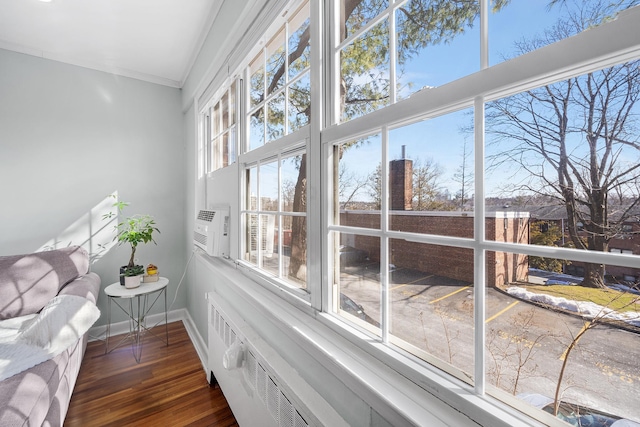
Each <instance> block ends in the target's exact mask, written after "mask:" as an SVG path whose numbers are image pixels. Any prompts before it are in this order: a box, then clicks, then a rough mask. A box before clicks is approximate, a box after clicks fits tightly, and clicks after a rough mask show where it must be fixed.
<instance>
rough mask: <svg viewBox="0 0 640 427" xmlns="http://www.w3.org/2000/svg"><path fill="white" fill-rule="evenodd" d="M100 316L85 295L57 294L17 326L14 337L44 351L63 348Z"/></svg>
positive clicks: (70, 343) (78, 336)
mask: <svg viewBox="0 0 640 427" xmlns="http://www.w3.org/2000/svg"><path fill="white" fill-rule="evenodd" d="M99 317H100V310H99V309H98V307H96V305H95V304H93V303H92V302H91V301H89V300H88V299H86V298H82V297H79V296H76V295H59V296H57V297H55V298H53V299H52V300H51V301H49V303H48V304H47V305H46V306H45V307H44V308H43V309H42V311H41V312H40V314H38V315H37V316H36V317H34V318H33V319H30V320H28V321H27V322H25V324H24V325H23V326H22V328H21V329H20V335H19V336H18V340H20V341H23V342H25V343H27V344H30V345H33V346H37V347H40V348H42V349H45V350H49V351H53V352H54V353H55V355H57V354H58V352H57V351H55V349H60V350H62V349H65V348H67V347H69V346H71V345H72V344H73V343H75V342H76V341H78V339H80V337H81V336H82V335H84V333H85V332H87V331H88V330H89V328H90V327H91V325H93V324H94V323H95V321H96V320H98V318H99Z"/></svg>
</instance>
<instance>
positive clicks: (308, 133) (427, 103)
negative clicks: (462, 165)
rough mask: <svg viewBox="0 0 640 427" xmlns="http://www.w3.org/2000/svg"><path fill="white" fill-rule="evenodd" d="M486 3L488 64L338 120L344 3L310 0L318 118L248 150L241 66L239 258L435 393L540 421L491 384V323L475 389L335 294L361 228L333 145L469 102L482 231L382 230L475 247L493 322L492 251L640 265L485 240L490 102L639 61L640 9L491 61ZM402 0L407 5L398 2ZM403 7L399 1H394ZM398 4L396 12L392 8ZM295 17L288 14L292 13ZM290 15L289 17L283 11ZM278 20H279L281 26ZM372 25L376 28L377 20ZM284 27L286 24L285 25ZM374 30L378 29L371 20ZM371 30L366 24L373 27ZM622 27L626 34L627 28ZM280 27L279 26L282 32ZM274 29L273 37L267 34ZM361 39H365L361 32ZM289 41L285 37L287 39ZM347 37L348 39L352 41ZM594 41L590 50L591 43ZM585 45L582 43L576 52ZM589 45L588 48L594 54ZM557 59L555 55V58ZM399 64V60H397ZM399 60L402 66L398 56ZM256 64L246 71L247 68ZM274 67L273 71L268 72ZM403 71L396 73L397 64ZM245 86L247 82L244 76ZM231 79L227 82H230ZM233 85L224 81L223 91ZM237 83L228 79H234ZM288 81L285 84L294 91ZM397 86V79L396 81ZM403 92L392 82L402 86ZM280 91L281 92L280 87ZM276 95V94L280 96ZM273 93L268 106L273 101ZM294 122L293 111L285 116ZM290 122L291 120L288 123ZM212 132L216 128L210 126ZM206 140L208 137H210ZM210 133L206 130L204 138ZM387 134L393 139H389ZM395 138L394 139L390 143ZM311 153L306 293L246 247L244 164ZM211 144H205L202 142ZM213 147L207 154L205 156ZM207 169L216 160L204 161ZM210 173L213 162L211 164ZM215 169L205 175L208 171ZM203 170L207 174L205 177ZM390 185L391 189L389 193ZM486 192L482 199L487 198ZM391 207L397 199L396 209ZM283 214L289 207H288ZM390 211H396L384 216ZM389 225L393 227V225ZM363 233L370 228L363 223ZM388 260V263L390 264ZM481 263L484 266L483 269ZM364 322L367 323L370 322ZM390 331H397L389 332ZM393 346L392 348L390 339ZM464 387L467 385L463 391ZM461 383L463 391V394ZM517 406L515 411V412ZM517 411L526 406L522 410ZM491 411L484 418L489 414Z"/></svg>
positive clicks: (479, 296) (478, 339)
mask: <svg viewBox="0 0 640 427" xmlns="http://www.w3.org/2000/svg"><path fill="white" fill-rule="evenodd" d="M479 1H480V2H481V5H482V7H483V9H482V10H483V11H484V15H483V17H482V19H481V26H482V29H481V40H482V44H481V46H480V48H479V52H480V55H479V61H480V63H481V67H480V68H481V69H480V71H478V72H475V73H473V74H470V75H467V76H465V77H463V78H460V79H458V80H456V81H453V82H450V83H447V84H445V85H443V86H441V87H437V88H434V89H430V90H428V91H421V92H416V93H414V94H413V95H412V96H411V97H410V98H406V99H402V100H400V101H398V102H392V103H391V104H390V105H388V106H385V107H383V108H381V109H379V110H376V111H374V112H372V113H369V114H367V115H364V116H361V117H358V118H355V119H353V120H350V121H346V122H343V123H339V118H338V117H337V114H338V111H339V105H338V102H339V98H338V97H337V96H335V90H336V87H337V82H338V81H339V69H340V59H339V51H340V49H339V48H336V49H334V48H333V46H337V43H335V41H336V40H337V39H338V35H337V30H336V28H337V25H336V22H337V13H336V10H337V6H336V2H324V1H322V0H309V2H310V11H311V12H310V21H311V23H310V31H311V37H312V40H316V41H317V43H315V48H313V49H312V50H311V66H310V69H309V70H308V72H309V73H310V84H311V101H310V102H311V108H312V113H311V118H310V120H309V124H308V125H306V126H304V127H302V128H300V129H298V130H296V131H295V132H292V133H289V134H285V135H284V136H283V137H281V138H279V139H277V140H273V141H271V142H268V143H265V144H264V145H262V146H260V147H258V148H256V149H254V150H251V151H248V150H247V148H248V137H249V134H250V133H249V127H248V126H249V123H248V120H247V117H248V114H249V111H250V110H249V105H250V103H249V85H248V84H246V82H248V81H249V78H250V76H248V75H247V73H240V75H242V76H243V77H244V79H243V80H237V82H238V84H237V85H236V88H237V89H236V90H237V91H238V93H237V96H236V107H237V113H236V114H237V115H236V117H237V118H236V124H237V127H238V131H237V140H236V145H237V148H236V149H237V157H236V164H237V166H238V182H239V183H240V194H239V195H238V199H237V201H234V203H239V207H240V209H239V211H240V213H241V218H242V220H241V221H240V225H239V226H238V229H237V230H238V231H239V233H238V239H240V244H239V245H238V246H239V247H240V249H239V251H240V253H239V254H236V255H237V258H238V259H237V261H236V262H237V264H239V265H241V266H243V267H245V268H242V269H241V270H242V271H243V273H245V274H247V276H249V277H250V278H251V279H252V280H253V281H255V282H257V283H259V284H260V285H261V286H262V287H263V288H265V289H267V290H269V291H271V292H273V293H275V294H276V295H278V297H279V298H282V299H283V300H284V301H286V302H287V303H288V304H290V305H291V306H294V307H296V308H302V309H303V310H304V311H305V313H307V314H309V315H313V316H315V317H316V318H317V319H318V320H319V321H321V322H322V323H323V324H325V325H327V326H328V327H329V328H330V329H331V330H332V331H333V332H335V333H336V334H338V335H340V336H341V337H343V338H345V339H346V340H347V341H348V342H349V343H350V344H352V345H354V346H356V347H358V348H359V349H361V350H363V351H364V352H366V353H367V354H369V355H371V356H372V357H374V358H375V359H377V360H379V361H382V362H383V363H385V364H386V365H388V366H390V367H391V368H392V369H393V370H394V371H395V372H398V373H399V374H401V375H402V376H404V377H406V378H411V379H412V381H413V382H415V384H417V385H419V386H420V387H422V388H423V389H425V390H427V391H433V393H434V394H436V395H437V396H438V397H442V399H443V400H444V401H446V402H448V403H450V404H452V405H454V406H456V408H458V409H460V410H461V411H462V412H463V413H466V414H471V413H474V412H475V411H476V410H477V409H478V408H480V409H482V410H485V411H487V412H491V411H493V410H495V408H499V410H500V411H504V412H507V413H509V414H511V415H512V416H515V417H516V418H519V419H521V420H523V422H526V421H528V422H530V421H531V419H529V418H527V417H526V416H525V415H522V412H524V413H526V414H528V415H531V416H532V417H533V418H535V419H540V414H538V413H537V412H536V411H534V410H533V408H529V407H528V406H527V405H525V404H523V403H521V402H518V401H517V400H516V399H515V398H513V397H512V396H511V397H509V396H507V397H504V396H501V397H500V398H501V400H503V401H506V402H508V404H509V405H510V407H507V406H506V405H504V404H503V403H502V402H500V401H498V400H496V399H495V398H494V395H495V394H501V392H500V391H499V390H498V391H497V392H496V391H493V390H491V393H487V387H486V386H485V384H484V373H485V366H484V359H485V349H484V347H485V329H484V322H482V321H478V320H475V321H474V323H475V326H476V332H475V344H474V351H475V354H476V355H478V357H476V360H477V361H478V360H479V363H478V362H477V363H476V365H475V375H474V377H475V378H476V383H475V385H474V386H472V387H469V385H468V384H464V383H462V382H460V381H458V380H456V379H455V376H452V375H451V373H450V372H447V370H446V369H442V368H438V367H434V366H432V365H429V364H425V363H424V362H423V361H422V360H420V359H418V358H417V357H415V356H413V355H411V354H410V353H407V352H406V351H403V350H402V349H401V348H399V347H398V346H395V345H393V342H392V341H393V339H389V336H388V333H384V332H383V338H382V340H379V339H378V338H377V337H373V339H372V335H371V334H370V333H369V332H368V331H367V330H366V328H363V327H359V325H358V324H357V322H347V321H345V320H344V318H342V317H340V316H339V315H338V314H337V313H338V312H339V310H335V301H334V299H333V297H332V295H333V294H334V290H333V283H332V276H333V261H332V260H333V256H334V254H333V246H332V243H331V239H330V235H331V234H332V233H333V232H350V233H351V232H354V229H353V228H351V227H344V226H339V225H335V224H333V223H332V217H333V212H334V207H333V199H332V188H333V185H334V182H333V146H334V145H335V144H337V143H340V142H341V141H347V140H350V139H354V138H359V137H361V136H364V135H367V134H371V133H375V132H383V133H388V132H389V130H391V129H392V128H394V127H398V126H402V125H405V124H409V123H412V122H414V121H416V120H423V119H429V118H434V117H439V116H442V115H444V114H447V113H450V112H454V111H458V110H460V109H464V108H473V109H474V121H475V125H476V126H475V128H476V131H475V132H476V134H475V143H474V153H475V154H474V165H475V171H476V176H475V184H474V186H475V194H476V195H478V196H477V197H476V198H475V206H474V208H475V209H474V210H475V212H476V215H475V223H474V238H473V239H463V238H452V237H448V236H435V235H413V234H411V233H406V232H394V231H389V230H388V229H387V230H386V231H385V230H383V229H381V230H379V231H378V230H374V231H373V232H375V233H378V234H379V236H380V237H381V238H386V239H389V238H394V239H395V238H398V239H406V238H408V237H409V238H411V239H415V240H416V241H419V242H422V243H428V244H436V245H437V244H442V245H447V246H450V245H453V246H460V247H464V248H470V249H473V250H474V257H475V264H476V266H477V267H476V269H475V270H476V271H475V277H474V281H475V283H480V284H481V285H480V286H478V287H477V289H476V291H475V294H474V295H475V296H474V317H475V319H484V318H485V317H486V316H485V304H484V302H485V301H484V299H485V298H484V295H485V289H484V267H483V266H484V259H485V254H486V253H487V252H488V251H503V252H517V253H524V254H528V255H533V256H549V255H551V254H553V256H554V257H562V258H566V259H570V260H574V261H582V262H597V263H600V262H602V263H614V262H615V264H616V265H619V266H629V267H633V266H635V263H637V258H636V257H635V256H632V255H627V254H615V253H614V254H612V253H589V252H577V251H576V250H571V249H564V248H554V249H549V248H545V247H541V246H533V245H521V244H513V243H501V242H494V241H488V240H486V239H485V237H484V229H485V226H484V217H485V205H484V203H485V201H484V197H483V195H484V105H485V103H486V102H490V101H491V100H495V99H498V98H500V97H504V96H509V95H510V94H515V93H519V92H521V91H523V90H527V89H529V88H534V87H539V86H543V85H545V84H548V83H551V82H555V81H561V80H564V79H566V78H568V77H569V76H573V75H578V74H581V73H587V72H589V71H593V70H596V69H599V68H602V67H605V66H607V65H612V64H616V63H621V62H624V61H625V60H629V59H636V58H638V57H640V42H637V41H636V42H635V43H634V42H633V41H632V40H633V38H632V37H628V38H622V37H619V36H616V35H618V34H620V33H624V32H625V31H626V32H631V31H634V28H635V25H636V23H637V22H638V20H639V19H640V7H636V8H635V10H627V11H625V12H622V13H621V14H620V16H619V18H618V19H617V20H616V21H612V22H609V23H607V24H604V25H602V26H600V27H596V28H593V29H591V30H590V31H588V32H583V33H580V34H578V35H576V36H574V37H571V38H569V39H564V40H561V41H559V42H556V43H554V44H551V45H548V46H545V47H542V48H540V49H538V50H536V51H533V52H530V53H527V54H524V55H521V56H519V57H516V58H514V59H512V60H510V61H507V62H502V63H498V64H495V65H492V66H491V67H488V59H487V52H488V49H487V46H488V36H487V31H486V25H487V24H486V22H485V20H486V15H487V13H488V12H487V11H488V1H485V0H479ZM396 3H397V2H396ZM301 4H302V3H301V1H300V0H295V1H294V2H293V6H291V7H289V8H288V9H287V10H290V11H292V12H295V11H296V10H297V8H298V7H299V6H300V5H301ZM394 6H395V4H394ZM391 7H392V6H391V5H390V6H389V8H388V9H387V10H389V9H391ZM286 16H287V15H286V14H285V17H286ZM279 19H282V16H280V17H279ZM274 25H275V24H274ZM370 25H374V24H373V23H370ZM275 28H279V27H278V26H277V25H276V26H275ZM366 28H368V27H366ZM366 28H364V29H361V31H366ZM621 30H622V31H621ZM272 33H273V31H272ZM266 34H269V32H267V33H266ZM354 37H355V36H354ZM286 42H287V38H285V43H286ZM345 42H346V41H345ZM586 46H587V47H589V49H586V48H585V47H586ZM575 47H577V49H575ZM587 50H588V52H587ZM255 56H256V51H255V49H254V50H253V52H250V54H249V55H247V58H248V61H251V60H253V58H255ZM550 58H551V59H553V60H549V59H550ZM394 61H395V58H394ZM394 61H391V62H392V67H393V63H394ZM247 68H248V62H247V63H246V65H244V66H242V67H239V69H243V70H246V69H247ZM265 72H266V70H265ZM306 72H307V71H304V72H301V73H300V74H299V75H298V76H297V77H296V78H300V76H302V75H303V74H304V73H306ZM391 73H392V75H393V71H391ZM243 81H244V82H245V83H242V82H243ZM225 84H226V83H225ZM224 87H225V86H224V85H222V86H221V88H224ZM227 87H228V86H227ZM287 87H288V85H287V84H285V86H284V89H279V90H278V91H280V90H284V91H286V90H287ZM392 87H393V88H395V85H392ZM393 90H394V89H392V92H393ZM278 91H275V92H274V93H276V92H278ZM271 95H273V94H271ZM266 98H267V97H265V100H263V106H266ZM199 117H200V122H199V123H198V128H199V132H200V133H202V132H203V126H204V125H205V124H203V119H202V115H201V113H199ZM285 123H288V122H287V115H286V114H285ZM287 126H288V124H285V128H286V127H287ZM205 134H206V132H205ZM205 137H206V136H205ZM202 138H203V136H202V134H201V137H200V141H202V140H203V139H202ZM383 139H386V137H383ZM385 144H386V142H385ZM292 147H293V149H301V148H303V147H304V150H305V152H306V155H307V186H308V188H313V195H309V192H308V193H307V212H306V218H307V241H308V242H314V244H308V247H307V259H311V258H312V259H319V260H320V261H319V262H316V263H309V262H307V271H308V276H307V277H308V279H307V291H303V292H300V289H296V288H292V287H290V286H287V285H286V284H283V283H279V282H278V281H274V280H273V278H271V277H269V276H268V275H265V274H263V273H262V272H261V271H260V270H259V269H256V268H254V266H252V265H250V264H248V263H246V262H244V260H243V259H242V257H241V256H240V255H241V254H243V253H244V246H243V245H244V242H245V239H244V230H245V225H246V224H244V218H245V215H244V214H245V213H246V209H245V208H246V207H245V206H244V200H246V197H245V196H246V194H244V192H245V191H246V181H245V174H244V171H245V169H246V167H247V166H249V165H252V164H254V163H255V162H260V161H262V160H266V159H270V158H273V157H274V155H275V156H281V155H283V154H286V153H288V152H289V151H290V150H291V149H292ZM199 149H200V155H203V152H202V150H205V151H206V147H205V146H200V148H199ZM205 154H206V153H205ZM382 157H383V159H382V164H383V165H384V167H385V169H386V168H388V161H387V157H388V155H387V153H386V150H383V156H382ZM200 166H201V167H206V164H205V165H203V164H202V163H201V164H200ZM205 170H206V169H205ZM208 174H209V172H205V176H206V175H208ZM199 176H202V174H199ZM383 177H384V178H383V179H384V181H385V184H384V185H385V186H387V187H388V183H386V181H387V179H388V178H387V177H388V174H387V173H383ZM385 191H388V190H385ZM480 195H481V196H480ZM382 200H383V201H384V205H386V204H387V203H388V202H387V200H388V198H387V197H383V198H382ZM384 209H386V211H387V213H388V206H386V207H385V208H384ZM269 213H271V212H269ZM278 213H281V212H280V211H278ZM381 215H383V217H384V216H386V215H385V214H384V213H381ZM387 228H388V227H387ZM356 232H358V233H359V232H360V230H356ZM362 232H363V233H372V231H371V230H369V229H367V230H362ZM386 264H388V263H386ZM478 267H481V268H478ZM384 312H385V313H386V314H384V315H383V322H384V323H385V324H388V308H387V309H385V310H384ZM360 326H362V325H360ZM387 332H388V331H387ZM389 343H390V344H391V345H389ZM443 378H445V380H446V382H447V384H449V385H451V384H453V385H454V386H455V387H452V388H451V389H446V390H445V389H444V387H443V388H441V387H440V386H441V385H442V384H444V382H445V380H443ZM456 387H457V388H456ZM454 388H456V390H455V391H454ZM461 388H462V389H464V390H467V391H471V393H469V394H468V395H467V394H466V393H465V394H464V395H459V394H458V393H459V390H460V389H461ZM514 408H515V409H514ZM516 409H517V410H518V411H520V412H518V411H516ZM480 417H482V415H480Z"/></svg>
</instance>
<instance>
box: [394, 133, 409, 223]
mask: <svg viewBox="0 0 640 427" xmlns="http://www.w3.org/2000/svg"><path fill="white" fill-rule="evenodd" d="M406 155H407V146H406V145H403V146H402V159H400V160H392V161H390V162H389V191H390V192H391V197H390V199H391V206H390V207H391V210H394V211H410V210H412V209H413V207H412V205H411V202H412V200H413V160H409V159H407V157H406Z"/></svg>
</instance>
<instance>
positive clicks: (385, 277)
mask: <svg viewBox="0 0 640 427" xmlns="http://www.w3.org/2000/svg"><path fill="white" fill-rule="evenodd" d="M380 171H381V178H382V182H381V184H380V185H381V187H382V188H381V191H380V229H381V231H382V238H381V241H380V291H381V295H380V304H381V307H380V315H381V322H380V323H381V325H380V326H381V328H382V342H384V343H388V342H389V330H390V329H391V325H390V324H389V323H390V321H391V315H390V313H389V310H390V307H391V305H390V302H389V300H390V295H389V258H390V257H389V235H388V231H389V128H388V127H386V126H385V127H383V128H382V163H381V165H380Z"/></svg>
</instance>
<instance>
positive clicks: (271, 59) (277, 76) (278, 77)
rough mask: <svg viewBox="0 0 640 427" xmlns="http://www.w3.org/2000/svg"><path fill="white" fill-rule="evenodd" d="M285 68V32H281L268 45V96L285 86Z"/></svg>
mask: <svg viewBox="0 0 640 427" xmlns="http://www.w3.org/2000/svg"><path fill="white" fill-rule="evenodd" d="M284 68H285V50H284V30H281V31H279V32H278V34H276V35H275V36H274V37H273V38H272V39H271V41H270V42H269V44H268V45H267V94H271V93H273V92H275V91H276V90H277V89H279V88H281V87H282V86H283V85H284V77H285V74H284Z"/></svg>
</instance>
